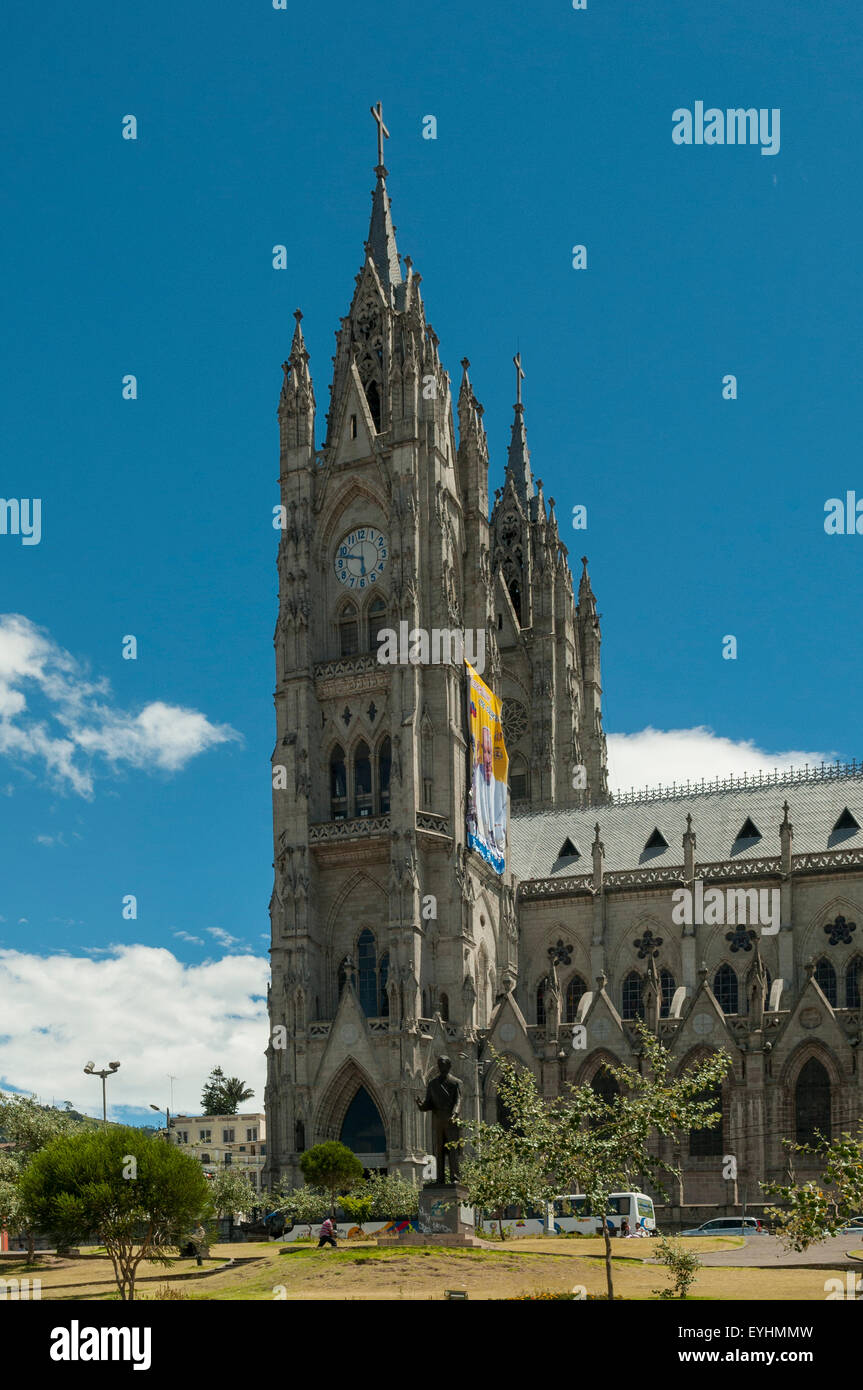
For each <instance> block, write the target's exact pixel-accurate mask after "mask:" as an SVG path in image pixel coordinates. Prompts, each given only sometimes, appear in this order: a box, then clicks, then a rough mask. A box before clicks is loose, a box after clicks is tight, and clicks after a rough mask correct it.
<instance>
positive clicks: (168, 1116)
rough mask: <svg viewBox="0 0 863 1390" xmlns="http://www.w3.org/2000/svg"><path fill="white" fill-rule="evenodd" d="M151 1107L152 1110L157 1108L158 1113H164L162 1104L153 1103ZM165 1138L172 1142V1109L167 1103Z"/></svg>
mask: <svg viewBox="0 0 863 1390" xmlns="http://www.w3.org/2000/svg"><path fill="white" fill-rule="evenodd" d="M150 1109H151V1110H155V1111H156V1114H157V1115H161V1113H162V1107H161V1105H151V1106H150ZM165 1138H166V1139H167V1141H168V1143H169V1144H170V1142H171V1112H170V1110H169V1109H168V1107H167V1105H166V1106H165Z"/></svg>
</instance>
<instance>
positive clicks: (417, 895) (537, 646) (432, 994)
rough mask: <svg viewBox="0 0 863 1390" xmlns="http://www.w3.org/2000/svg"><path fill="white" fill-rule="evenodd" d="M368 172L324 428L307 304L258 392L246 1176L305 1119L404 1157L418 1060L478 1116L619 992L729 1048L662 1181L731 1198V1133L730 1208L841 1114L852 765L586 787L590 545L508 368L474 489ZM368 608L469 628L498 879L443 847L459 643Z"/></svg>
mask: <svg viewBox="0 0 863 1390" xmlns="http://www.w3.org/2000/svg"><path fill="white" fill-rule="evenodd" d="M381 143H382V142H381ZM375 172H376V186H375V189H374V192H373V194H372V214H371V224H370V228H369V235H368V240H367V242H366V245H365V258H364V263H363V266H362V269H361V270H360V273H359V274H358V275H357V277H356V281H355V288H354V293H353V298H352V301H351V304H350V308H349V310H348V313H347V315H346V316H345V317H344V318H343V319H342V320H341V323H340V326H339V329H338V331H337V333H336V353H335V357H334V359H333V362H334V366H333V374H332V384H331V387H330V402H329V410H328V412H327V414H326V425H325V431H324V441H323V445H322V446H321V447H319V448H316V445H315V427H316V401H315V390H314V385H313V381H312V375H311V371H310V363H309V354H308V352H307V350H306V346H305V342H304V338H303V332H302V326H301V318H302V315H301V314H300V313H299V311H298V312H297V314H296V320H297V322H296V329H295V332H294V335H293V342H292V345H291V351H290V356H289V358H288V360H287V362H285V364H284V382H283V386H282V392H281V398H280V401H279V409H278V419H279V431H280V460H281V468H280V488H281V505H282V513H281V522H282V530H281V538H280V546H279V554H278V572H279V614H278V621H277V625H276V631H275V653H276V689H275V708H276V730H277V733H276V744H275V748H274V751H273V827H274V856H275V881H274V889H273V895H272V900H271V905H270V914H271V926H272V946H271V957H272V984H271V987H270V996H269V1013H270V1025H271V1026H270V1042H269V1046H268V1052H267V1058H268V1080H267V1088H266V1111H267V1130H268V1173H267V1177H268V1181H269V1183H270V1184H271V1185H272V1184H273V1183H274V1182H276V1181H278V1179H279V1178H287V1179H290V1180H292V1181H296V1182H299V1181H300V1175H299V1168H298V1160H299V1156H300V1154H301V1153H302V1152H303V1150H304V1149H305V1148H308V1147H309V1146H310V1145H311V1144H314V1143H318V1142H321V1141H322V1140H325V1139H342V1140H343V1141H344V1142H346V1143H348V1144H349V1145H350V1147H351V1148H353V1149H354V1151H355V1152H357V1153H358V1154H359V1155H360V1156H361V1157H362V1160H363V1162H364V1163H365V1164H366V1166H367V1167H370V1168H381V1169H383V1168H389V1169H395V1170H398V1171H401V1172H403V1173H404V1174H406V1175H409V1176H412V1177H413V1178H414V1179H416V1180H419V1177H420V1175H421V1173H422V1170H423V1165H424V1162H425V1156H426V1154H427V1153H428V1144H429V1136H428V1134H427V1133H426V1127H427V1124H428V1119H427V1116H426V1115H424V1114H421V1113H420V1112H419V1111H418V1110H417V1107H416V1105H415V1099H416V1098H417V1097H420V1096H422V1094H423V1092H424V1089H425V1081H426V1077H427V1075H428V1074H429V1072H430V1071H431V1070H432V1069H433V1066H434V1059H435V1057H436V1056H437V1055H439V1054H440V1053H441V1052H447V1053H448V1054H449V1055H450V1056H451V1057H452V1059H453V1070H454V1072H455V1073H456V1074H457V1075H458V1076H460V1077H461V1080H462V1083H463V1090H464V1096H465V1101H464V1111H465V1113H466V1114H467V1115H472V1116H476V1115H479V1114H482V1115H483V1116H484V1117H485V1118H494V1117H495V1115H496V1113H497V1112H496V1080H495V1078H496V1072H497V1064H496V1062H494V1060H493V1055H492V1054H493V1053H496V1054H498V1055H501V1054H502V1055H507V1056H510V1057H512V1058H514V1059H516V1060H518V1061H519V1062H520V1063H521V1064H523V1065H525V1066H528V1067H530V1068H531V1069H532V1070H533V1071H534V1073H535V1074H536V1076H537V1078H538V1080H539V1082H540V1085H541V1087H542V1090H543V1091H544V1093H546V1094H548V1095H554V1094H556V1093H557V1092H559V1090H560V1089H561V1087H562V1086H564V1085H565V1084H566V1083H567V1082H590V1083H592V1084H596V1085H599V1086H602V1085H605V1084H606V1082H605V1081H603V1079H602V1077H603V1074H602V1068H601V1064H602V1062H603V1060H604V1059H618V1060H622V1061H626V1062H628V1063H637V1047H636V1038H635V1035H634V1032H633V1024H632V1020H633V1019H634V1018H635V1017H636V1016H640V1017H643V1018H644V1019H645V1020H646V1022H647V1023H648V1026H650V1027H651V1028H652V1029H653V1030H654V1031H655V1032H657V1033H658V1034H659V1035H660V1036H661V1037H662V1038H663V1040H664V1041H665V1042H666V1043H667V1045H668V1046H669V1047H670V1048H671V1050H672V1052H673V1055H674V1057H675V1059H676V1060H677V1061H678V1063H679V1065H680V1066H681V1067H685V1066H687V1065H688V1064H689V1063H690V1062H691V1061H692V1060H693V1059H694V1058H696V1057H698V1056H699V1055H702V1054H703V1053H704V1052H705V1051H709V1050H711V1049H714V1048H716V1047H720V1046H721V1047H725V1048H727V1050H728V1051H729V1053H730V1054H731V1057H732V1060H733V1066H732V1070H731V1072H730V1073H729V1076H728V1079H727V1081H726V1083H725V1085H724V1087H723V1094H722V1110H723V1123H722V1126H721V1129H720V1130H719V1131H718V1132H717V1133H716V1134H714V1135H712V1136H710V1135H708V1134H696V1135H692V1136H690V1137H689V1142H688V1143H687V1144H686V1145H685V1146H684V1148H685V1151H684V1152H682V1154H681V1161H682V1165H683V1168H684V1172H685V1180H684V1186H685V1191H684V1193H683V1194H677V1195H678V1197H679V1198H680V1200H685V1201H686V1202H688V1203H693V1202H727V1201H732V1200H736V1199H737V1195H738V1188H737V1187H735V1186H734V1180H732V1179H729V1178H727V1177H723V1171H726V1172H727V1171H728V1167H727V1165H724V1164H723V1159H724V1158H725V1157H726V1156H728V1155H732V1156H734V1157H735V1160H736V1166H737V1172H738V1179H737V1182H738V1184H739V1183H740V1182H741V1181H742V1182H743V1183H744V1185H745V1184H747V1183H748V1184H749V1189H748V1190H749V1196H750V1200H751V1199H753V1198H754V1197H755V1196H756V1192H755V1190H754V1188H755V1184H756V1183H757V1180H758V1179H759V1178H760V1177H762V1176H764V1175H767V1176H773V1175H781V1174H782V1173H783V1172H784V1165H785V1157H784V1154H783V1151H782V1150H781V1146H780V1143H779V1140H780V1137H781V1136H782V1135H787V1136H789V1137H792V1138H793V1137H809V1136H810V1135H811V1133H812V1131H813V1129H814V1128H815V1127H820V1128H822V1129H824V1128H825V1127H826V1128H827V1129H829V1131H830V1132H832V1133H834V1134H835V1133H838V1132H839V1131H840V1130H842V1129H846V1128H849V1127H850V1126H851V1124H852V1122H853V1121H854V1120H855V1119H856V1118H857V1117H860V1116H861V1115H863V1077H861V1068H860V1065H859V1061H858V1047H859V1042H860V1038H861V1006H860V993H861V986H863V972H861V962H863V945H861V941H863V830H861V826H863V769H858V768H857V767H856V766H851V767H848V768H830V769H826V770H822V771H818V772H811V773H810V772H805V773H802V774H796V775H795V774H789V775H788V778H787V781H786V782H785V783H784V784H783V783H782V782H781V781H779V780H776V779H773V780H764V779H762V780H761V781H760V782H757V783H751V784H747V785H745V786H741V785H734V786H732V785H723V786H714V787H712V788H708V787H700V788H686V789H674V790H673V791H672V792H670V793H666V794H663V795H656V796H653V795H651V794H649V793H648V794H645V796H644V797H642V798H641V799H639V798H638V797H631V798H620V797H612V796H611V795H610V794H609V791H608V786H607V771H606V752H605V736H604V734H603V729H602V706H601V700H602V687H601V674H600V630H599V620H598V617H597V612H596V601H595V598H594V595H593V591H592V588H591V584H590V579H589V577H588V572H587V562H586V560H585V561H583V570H582V574H581V577H580V582H579V587H578V594H577V599H576V598H575V597H574V595H573V584H572V578H571V573H570V569H569V563H568V558H567V551H566V547H565V546H564V545H563V543H562V541H561V538H560V535H559V533H558V527H557V521H556V518H555V511H554V500H553V499H551V498H549V499H548V500H546V498H545V496H544V494H543V489H542V483H541V481H540V480H538V479H535V478H534V476H533V472H532V467H531V460H530V454H529V450H528V445H527V436H526V429H525V417H524V407H523V404H522V401H521V371H520V363H518V362H517V363H516V372H517V401H516V405H515V408H514V419H513V425H512V437H511V442H510V446H509V451H508V457H507V462H506V468H505V473H504V479H503V486H502V487H501V488H500V489H498V490H497V491H496V492H495V493H494V497H493V499H492V506H491V511H490V512H489V494H488V472H489V456H488V446H487V442H486V435H485V430H484V426H483V409H482V406H481V405H480V404H479V402H478V401H477V399H476V396H475V395H474V391H473V387H472V385H471V382H470V377H469V370H468V369H469V365H470V364H469V362H468V361H467V359H463V360H462V363H461V377H460V386H459V391H458V396H457V400H454V396H453V392H452V390H451V383H450V377H449V375H448V373H447V372H446V370H445V368H444V365H443V363H442V360H441V357H440V354H439V351H438V349H439V342H438V338H437V336H436V334H435V333H434V330H433V328H432V326H431V324H430V323H429V322H428V319H427V318H426V313H425V307H424V303H423V299H422V296H421V293H420V279H421V277H420V276H419V275H418V274H417V273H416V272H415V270H414V269H413V266H412V263H411V261H410V258H409V257H404V258H402V257H400V256H399V254H398V252H397V249H396V240H395V231H394V227H393V223H392V216H391V209H390V200H389V194H388V191H387V183H386V180H387V171H386V169H385V168H384V166H383V156H382V153H379V163H378V167H377V169H376V171H375ZM454 416H457V421H458V439H456V431H455V420H454ZM385 628H386V629H390V630H393V631H395V632H401V631H404V632H406V633H410V632H413V631H416V630H423V631H425V632H428V633H433V632H435V631H438V632H443V633H453V632H473V633H479V632H482V633H484V636H485V665H484V671H483V678H484V679H485V681H486V683H487V684H489V685H490V686H491V687H492V689H493V690H494V691H495V693H496V694H498V695H500V696H501V698H502V700H503V721H504V731H505V735H506V741H507V750H508V753H509V759H510V763H509V779H510V797H511V816H510V829H509V838H508V854H507V869H506V872H505V874H504V875H503V876H500V875H498V874H496V873H494V872H493V871H492V870H491V869H490V867H489V866H488V865H486V864H485V862H484V861H483V860H482V859H481V858H480V857H479V856H478V855H477V854H475V853H473V852H470V851H467V850H466V848H465V802H466V794H467V747H466V742H465V732H464V729H465V719H464V668H463V665H462V663H461V661H460V659H457V652H454V651H453V649H452V647H451V646H450V647H449V648H448V647H447V643H446V641H444V642H443V643H442V644H441V645H440V648H439V649H438V650H437V651H436V653H435V654H436V657H437V659H435V660H429V661H424V662H413V661H410V660H407V659H405V660H404V661H402V662H399V663H396V664H383V663H382V662H381V661H379V659H378V650H379V646H378V636H379V634H380V632H381V631H382V629H385ZM433 650H434V648H433ZM699 881H700V882H703V883H704V885H705V886H706V887H710V886H721V887H722V888H723V889H724V888H725V887H731V888H736V887H741V888H747V889H748V888H756V889H758V888H766V889H771V890H774V889H775V890H776V892H777V895H778V896H777V899H776V901H777V903H779V904H780V905H781V913H780V921H779V923H778V926H779V929H778V931H777V932H776V933H775V934H765V933H764V932H763V929H757V928H756V929H752V928H750V927H749V926H748V925H745V924H736V925H721V926H720V925H700V924H698V923H697V922H695V923H692V924H683V925H677V924H676V923H675V922H674V920H673V899H672V894H673V892H674V891H675V889H678V888H680V887H682V886H687V885H689V886H690V887H692V886H694V885H695V884H696V883H698V882H699ZM858 923H860V926H859V927H858V925H857V924H858ZM574 1044H575V1045H574ZM798 1171H800V1169H799V1165H798Z"/></svg>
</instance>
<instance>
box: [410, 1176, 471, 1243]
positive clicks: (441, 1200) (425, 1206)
mask: <svg viewBox="0 0 863 1390" xmlns="http://www.w3.org/2000/svg"><path fill="white" fill-rule="evenodd" d="M417 1224H418V1226H419V1228H420V1231H421V1233H422V1234H423V1235H427V1236H431V1235H435V1236H472V1235H473V1234H474V1223H473V1207H470V1206H468V1204H467V1189H466V1188H464V1187H462V1186H461V1183H443V1182H430V1183H426V1185H425V1187H423V1188H422V1189H421V1190H420V1203H419V1219H418V1221H417Z"/></svg>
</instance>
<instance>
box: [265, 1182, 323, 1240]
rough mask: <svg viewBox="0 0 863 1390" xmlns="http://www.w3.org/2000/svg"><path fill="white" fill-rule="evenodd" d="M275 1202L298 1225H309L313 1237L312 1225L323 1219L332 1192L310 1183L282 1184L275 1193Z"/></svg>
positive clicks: (277, 1208) (277, 1207)
mask: <svg viewBox="0 0 863 1390" xmlns="http://www.w3.org/2000/svg"><path fill="white" fill-rule="evenodd" d="M273 1202H274V1209H275V1210H276V1211H281V1212H284V1214H285V1216H287V1217H288V1218H289V1220H291V1221H293V1222H295V1224H296V1225H297V1226H308V1228H309V1229H308V1234H309V1236H310V1237H311V1234H312V1227H313V1226H315V1225H317V1224H318V1222H320V1221H323V1219H324V1217H325V1216H326V1214H327V1211H328V1210H329V1205H330V1194H329V1193H328V1192H325V1191H324V1190H323V1188H319V1187H310V1186H309V1185H308V1184H307V1185H306V1186H305V1187H295V1188H289V1187H283V1186H280V1187H278V1188H277V1189H276V1191H275V1192H274V1193H273Z"/></svg>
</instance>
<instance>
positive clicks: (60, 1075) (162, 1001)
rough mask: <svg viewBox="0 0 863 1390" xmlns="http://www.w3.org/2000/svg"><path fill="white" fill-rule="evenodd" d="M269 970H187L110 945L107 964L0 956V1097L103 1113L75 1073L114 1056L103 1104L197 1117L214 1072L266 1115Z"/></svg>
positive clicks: (244, 959)
mask: <svg viewBox="0 0 863 1390" xmlns="http://www.w3.org/2000/svg"><path fill="white" fill-rule="evenodd" d="M268 979H269V966H268V964H267V961H266V959H265V958H263V957H261V956H253V955H244V956H229V957H225V958H224V959H222V960H218V961H208V962H205V963H204V964H202V965H184V964H183V963H182V962H181V961H178V960H177V958H176V957H175V956H174V955H173V954H172V953H171V952H170V951H168V950H165V949H163V948H155V947H151V946H114V947H112V948H111V950H110V954H109V957H108V958H107V959H104V960H89V959H84V958H82V957H79V956H70V955H65V954H64V955H53V956H36V955H27V954H25V953H24V952H20V951H9V950H7V951H0V999H2V1000H3V1025H2V1030H0V1032H2V1041H0V1088H2V1087H4V1086H5V1087H7V1088H11V1087H14V1088H15V1089H16V1090H19V1091H26V1092H27V1093H30V1092H35V1093H36V1094H37V1095H38V1096H39V1097H40V1098H41V1099H42V1100H47V1101H50V1100H51V1098H52V1097H58V1098H60V1097H62V1099H63V1100H66V1099H69V1100H71V1101H72V1103H73V1105H74V1106H75V1108H76V1109H78V1110H82V1111H85V1112H87V1113H89V1114H94V1115H95V1114H101V1103H102V1101H101V1096H102V1092H101V1087H100V1085H99V1083H98V1081H95V1082H94V1081H91V1080H89V1079H88V1078H87V1077H85V1076H84V1075H83V1068H84V1063H85V1062H86V1061H87V1060H88V1059H89V1058H91V1057H92V1058H95V1060H96V1065H97V1066H100V1067H101V1066H104V1065H105V1064H106V1062H107V1061H108V1060H109V1059H112V1058H119V1060H120V1062H121V1064H122V1065H121V1067H120V1070H119V1071H118V1073H117V1075H116V1076H115V1077H112V1078H111V1080H109V1082H108V1114H109V1116H110V1115H111V1107H112V1106H117V1107H119V1106H134V1107H138V1108H142V1107H143V1108H146V1107H147V1106H149V1105H150V1104H153V1105H161V1106H163V1107H164V1106H165V1104H167V1103H168V1101H167V1098H168V1097H169V1083H168V1077H167V1074H168V1073H169V1072H170V1073H173V1075H174V1076H176V1078H177V1080H176V1081H175V1083H174V1109H175V1111H177V1112H182V1111H185V1112H186V1113H189V1114H197V1112H198V1109H199V1102H200V1096H201V1089H202V1087H203V1084H204V1081H205V1080H206V1078H207V1075H208V1074H209V1072H210V1070H211V1069H212V1068H213V1067H214V1066H216V1065H217V1064H219V1065H220V1066H222V1067H223V1068H224V1070H225V1071H226V1072H227V1073H228V1075H229V1076H241V1077H243V1078H244V1079H245V1080H246V1083H247V1084H248V1085H249V1086H251V1087H252V1088H253V1089H254V1092H255V1095H254V1099H253V1100H251V1101H249V1102H248V1104H247V1107H246V1108H247V1109H255V1110H257V1109H263V1103H264V1081H265V1061H264V1049H265V1048H266V1045H267V1035H268V1025H267V1008H266V991H267V981H268Z"/></svg>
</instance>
